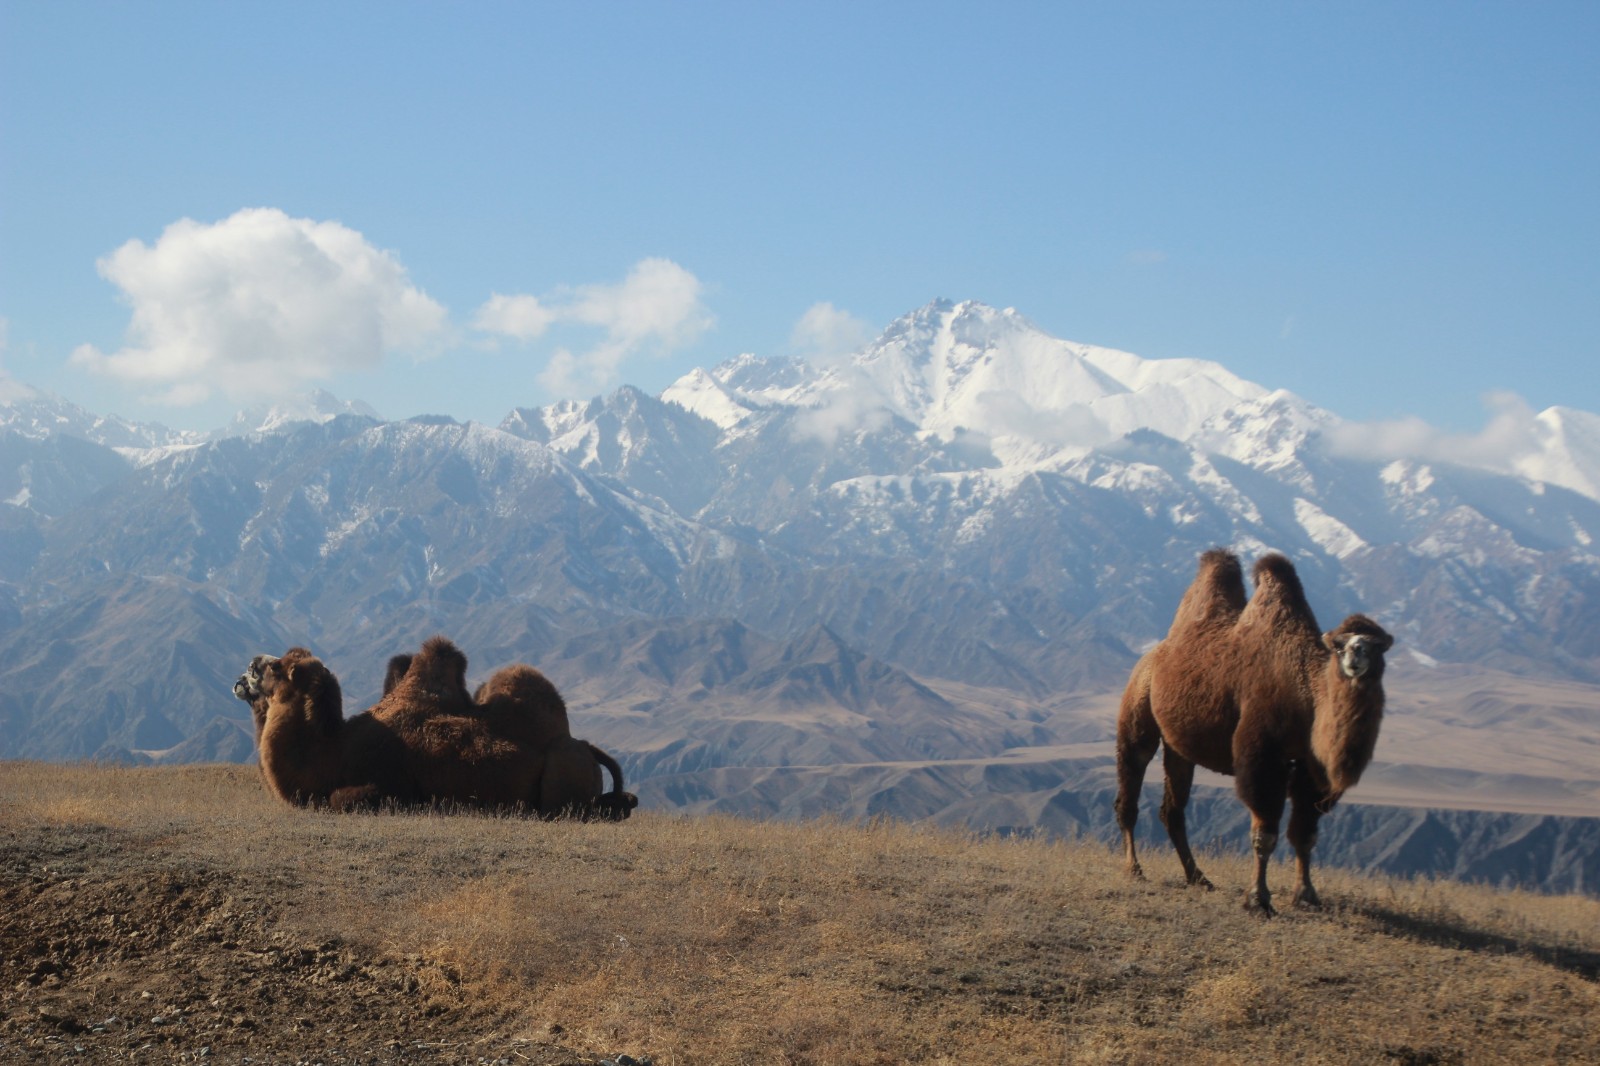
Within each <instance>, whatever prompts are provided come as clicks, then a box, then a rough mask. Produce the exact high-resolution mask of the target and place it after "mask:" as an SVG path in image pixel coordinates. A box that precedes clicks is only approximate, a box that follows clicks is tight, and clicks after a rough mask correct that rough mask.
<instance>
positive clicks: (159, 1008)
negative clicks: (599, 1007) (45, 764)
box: [0, 830, 642, 1066]
mask: <svg viewBox="0 0 1600 1066" xmlns="http://www.w3.org/2000/svg"><path fill="white" fill-rule="evenodd" d="M97 836H98V834H95V833H93V832H85V833H84V834H83V835H82V836H77V837H74V838H62V837H59V836H58V837H56V838H54V839H45V838H42V837H40V836H37V835H34V834H24V833H20V832H12V831H6V830H0V1062H6V1063H13V1062H15V1063H23V1062H28V1063H32V1062H54V1061H83V1062H193V1063H212V1062H215V1063H240V1064H277V1063H283V1064H289V1063H295V1064H300V1063H304V1064H313V1063H323V1064H326V1066H334V1064H341V1066H343V1064H356V1063H373V1064H376V1063H505V1064H511V1063H517V1064H535V1066H580V1064H585V1066H592V1064H597V1063H602V1062H606V1061H611V1062H614V1063H617V1064H619V1066H626V1062H627V1061H628V1056H625V1055H624V1056H618V1057H614V1058H612V1059H610V1060H607V1059H604V1058H603V1057H601V1056H597V1055H590V1054H585V1053H583V1052H581V1051H578V1050H575V1049H573V1048H570V1047H566V1046H563V1045H562V1044H561V1042H560V1037H561V1034H560V1033H559V1032H555V1033H549V1034H546V1035H547V1037H548V1039H544V1040H538V1039H530V1038H528V1037H526V1036H513V1035H511V1034H510V1033H509V1032H508V1019H506V1018H504V1017H499V1016H496V1015H495V1014H494V1013H492V1012H486V1011H482V1010H479V1009H475V1008H474V1005H473V1004H472V1003H471V1002H470V1001H468V999H467V998H466V997H465V996H463V995H462V994H460V991H459V987H458V986H459V984H460V981H459V975H456V974H452V973H450V972H448V971H447V970H445V969H442V968H440V967H438V966H435V965H432V964H429V963H427V962H426V961H425V960H422V959H420V958H418V957H416V956H411V957H404V956H402V957H390V956H387V955H385V954H383V953H381V952H378V951H374V950H371V949H363V948H361V947H358V946H355V945H351V944H348V943H345V942H342V941H341V940H339V939H324V940H318V941H314V942H301V941H297V940H294V939H291V938H289V937H287V936H286V935H285V934H284V933H283V932H281V931H277V930H278V929H279V927H281V925H282V923H281V922H279V921H277V920H276V919H277V917H278V915H277V914H275V910H276V909H277V908H279V907H280V906H281V903H280V902H279V901H278V900H277V899H275V898H274V895H273V892H272V891H271V887H272V886H252V885H250V884H246V883H243V882H242V881H239V880H235V879H233V878H231V877H229V876H226V875H220V874H218V873H216V872H214V871H203V870H199V869H196V870H194V871H192V872H185V871H182V870H179V871H172V870H160V871H152V870H150V869H149V868H148V864H147V862H145V861H144V858H143V857H142V856H138V855H130V854H126V850H127V849H126V848H125V847H124V846H123V842H121V841H113V840H109V839H97ZM641 1061H642V1060H641Z"/></svg>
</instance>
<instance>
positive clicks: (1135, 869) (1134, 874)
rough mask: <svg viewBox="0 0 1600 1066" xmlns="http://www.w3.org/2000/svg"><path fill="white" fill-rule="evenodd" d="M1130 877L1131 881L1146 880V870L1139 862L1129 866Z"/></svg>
mask: <svg viewBox="0 0 1600 1066" xmlns="http://www.w3.org/2000/svg"><path fill="white" fill-rule="evenodd" d="M1128 879H1129V880H1130V881H1143V880H1145V876H1144V870H1143V869H1141V868H1140V866H1139V864H1138V863H1133V864H1132V865H1130V866H1129V867H1128Z"/></svg>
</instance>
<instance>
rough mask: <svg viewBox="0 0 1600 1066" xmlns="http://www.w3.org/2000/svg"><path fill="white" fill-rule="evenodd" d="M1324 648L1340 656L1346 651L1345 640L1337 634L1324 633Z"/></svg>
mask: <svg viewBox="0 0 1600 1066" xmlns="http://www.w3.org/2000/svg"><path fill="white" fill-rule="evenodd" d="M1322 646H1323V647H1324V648H1327V649H1328V650H1329V651H1331V652H1333V653H1334V654H1335V655H1338V654H1339V653H1341V652H1343V651H1344V638H1343V637H1341V636H1339V635H1338V634H1337V633H1324V634H1322Z"/></svg>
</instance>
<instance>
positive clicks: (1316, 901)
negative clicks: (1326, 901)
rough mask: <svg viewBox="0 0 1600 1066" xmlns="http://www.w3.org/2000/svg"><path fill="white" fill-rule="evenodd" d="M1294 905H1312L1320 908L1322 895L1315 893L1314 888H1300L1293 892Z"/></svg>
mask: <svg viewBox="0 0 1600 1066" xmlns="http://www.w3.org/2000/svg"><path fill="white" fill-rule="evenodd" d="M1294 905H1295V906H1296V907H1313V908H1316V909H1318V910H1320V909H1322V897H1321V896H1318V895H1317V890H1316V889H1314V888H1302V889H1301V890H1300V891H1298V892H1296V893H1295V894H1294Z"/></svg>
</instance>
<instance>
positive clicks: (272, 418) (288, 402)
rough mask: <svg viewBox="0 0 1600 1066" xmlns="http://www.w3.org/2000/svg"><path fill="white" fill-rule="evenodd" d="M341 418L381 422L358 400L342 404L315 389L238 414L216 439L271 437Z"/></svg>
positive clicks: (340, 401) (331, 394)
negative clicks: (296, 426)
mask: <svg viewBox="0 0 1600 1066" xmlns="http://www.w3.org/2000/svg"><path fill="white" fill-rule="evenodd" d="M340 415H359V416H360V417H362V418H370V419H373V420H374V421H379V422H381V421H383V418H382V416H381V415H379V414H378V412H377V411H375V410H373V409H372V407H370V406H369V405H367V404H365V403H362V402H361V401H360V400H350V401H345V400H341V399H339V397H337V396H335V395H333V393H331V392H329V391H327V390H326V389H314V390H313V391H311V392H307V393H302V394H301V395H298V396H291V397H287V398H285V399H282V400H279V401H278V402H277V403H275V404H272V405H271V406H265V407H252V408H249V409H248V410H244V411H240V412H239V413H238V414H237V415H235V416H234V418H233V421H232V422H231V423H229V425H228V426H227V428H225V429H223V430H221V431H220V433H219V434H218V435H219V436H223V437H242V436H247V435H249V434H251V433H272V432H275V431H276V430H279V429H282V428H284V427H285V426H290V425H294V424H295V423H297V422H316V423H319V424H320V423H323V422H331V421H333V420H334V419H335V418H338V417H339V416H340Z"/></svg>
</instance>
